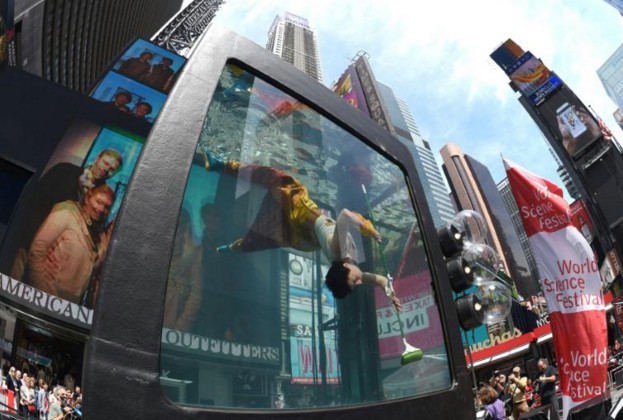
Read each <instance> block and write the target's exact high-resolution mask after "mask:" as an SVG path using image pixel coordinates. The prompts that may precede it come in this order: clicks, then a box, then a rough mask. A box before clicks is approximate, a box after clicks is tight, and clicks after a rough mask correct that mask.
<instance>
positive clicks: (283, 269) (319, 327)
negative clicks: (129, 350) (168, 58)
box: [161, 65, 450, 409]
mask: <svg viewBox="0 0 623 420" xmlns="http://www.w3.org/2000/svg"><path fill="white" fill-rule="evenodd" d="M373 221H374V223H373ZM336 261H337V262H336ZM197 262H199V263H197ZM388 278H393V282H392V284H391V285H390V284H389V283H388ZM392 285H393V287H389V286H392ZM327 286H329V287H327ZM375 286H379V287H375ZM392 289H393V293H394V294H395V296H396V298H397V299H396V300H394V301H392V299H391V292H392ZM433 293H434V291H433V289H432V285H431V273H430V269H429V266H428V261H427V260H426V256H425V252H424V244H423V242H422V239H421V236H420V234H419V225H418V221H417V220H416V217H415V213H414V211H413V208H412V205H411V202H410V198H409V194H408V192H407V188H406V183H405V180H404V175H403V174H402V172H401V171H400V170H399V169H398V168H397V167H396V166H395V165H393V164H392V163H391V162H389V161H387V160H385V159H384V158H383V157H382V156H381V155H379V154H378V153H376V152H375V151H373V150H372V149H371V148H369V147H368V146H366V145H365V144H364V143H363V142H361V141H360V140H359V139H357V138H355V137H353V136H352V135H350V134H349V133H347V132H345V131H344V130H343V129H341V128H340V127H338V126H337V125H335V124H334V123H332V122H331V121H329V120H328V119H326V118H324V117H322V116H321V115H319V114H318V113H316V112H315V111H313V110H312V109H310V108H309V107H307V106H306V105H304V104H303V103H301V102H299V101H297V100H295V99H294V98H292V97H290V96H288V95H286V94H284V93H283V92H282V91H280V90H278V89H276V88H274V87H273V86H271V85H269V84H267V83H265V82H264V81H262V80H261V79H258V78H255V77H254V76H253V75H251V74H250V73H248V72H246V71H244V70H242V69H240V68H238V67H235V66H233V65H229V66H227V67H226V69H225V70H224V72H223V74H222V76H221V79H220V82H219V85H218V88H217V91H216V93H215V95H214V99H213V102H212V103H211V105H210V108H209V111H208V115H207V116H206V120H205V124H204V127H203V130H202V133H201V136H200V138H199V141H198V145H197V149H196V155H195V162H194V165H193V166H192V168H191V172H190V176H189V180H188V185H187V187H186V192H185V196H184V201H183V209H182V212H181V217H180V220H179V224H178V232H177V235H176V239H175V244H174V252H173V256H172V261H171V269H170V275H169V287H168V291H167V298H166V299H167V300H166V301H167V306H166V309H165V322H164V328H163V332H162V341H163V344H162V358H161V360H162V362H161V383H162V386H163V389H164V390H165V391H166V392H167V394H168V395H169V397H170V398H171V399H172V400H173V401H175V402H178V403H182V404H193V405H195V404H197V405H203V406H216V407H225V408H227V407H230V408H254V409H257V408H261V409H304V408H310V407H327V406H334V405H351V404H359V403H366V402H372V401H382V400H387V399H393V398H401V397H405V396H414V395H419V394H422V393H427V392H431V391H435V390H439V389H444V388H448V387H449V386H450V374H449V367H448V361H447V354H446V348H445V343H444V338H443V331H442V326H441V322H440V317H439V309H438V307H437V306H436V305H435V299H434V296H433ZM388 296H389V297H388ZM392 305H396V306H397V307H401V309H402V312H401V313H400V320H401V321H402V325H400V323H399V318H398V317H397V316H396V313H395V311H394V308H392ZM401 327H402V328H401ZM403 335H404V338H406V340H407V341H408V342H409V343H410V344H412V345H413V346H416V347H418V348H419V349H421V350H422V351H423V353H424V357H423V358H422V359H421V360H417V361H412V362H411V363H408V364H407V365H405V366H401V363H400V358H401V355H402V353H403V351H404V350H405V344H404V341H403ZM412 360H415V359H412Z"/></svg>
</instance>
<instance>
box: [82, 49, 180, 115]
mask: <svg viewBox="0 0 623 420" xmlns="http://www.w3.org/2000/svg"><path fill="white" fill-rule="evenodd" d="M185 62H186V58H184V57H182V56H179V55H177V54H175V53H173V52H171V51H168V50H166V49H164V48H161V47H159V46H157V45H155V44H152V43H151V42H149V41H145V40H144V39H137V40H136V41H134V42H133V43H132V45H130V47H128V49H127V50H126V51H125V52H124V53H123V54H122V55H121V57H120V58H119V59H118V60H117V61H116V62H115V63H114V64H113V66H112V69H111V70H110V71H109V72H108V73H106V75H105V76H104V77H103V78H102V80H101V81H100V82H99V83H98V85H97V86H96V87H95V89H94V90H93V92H91V97H93V98H95V99H97V100H99V101H102V102H106V103H110V104H111V106H114V107H115V108H117V109H118V110H119V111H121V112H123V113H126V114H129V115H133V116H134V117H136V118H139V119H142V120H145V121H147V122H148V123H153V122H154V121H155V120H156V118H157V117H158V114H159V113H160V110H161V109H162V106H163V105H164V102H165V101H166V98H167V94H168V93H169V91H170V90H171V88H172V87H173V85H174V84H175V81H176V80H177V77H178V75H179V73H180V72H181V70H182V67H183V66H184V63H185Z"/></svg>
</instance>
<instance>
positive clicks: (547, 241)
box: [504, 160, 608, 419]
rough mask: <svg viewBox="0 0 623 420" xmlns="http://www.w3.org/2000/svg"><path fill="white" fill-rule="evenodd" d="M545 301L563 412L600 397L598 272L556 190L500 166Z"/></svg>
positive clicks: (602, 353)
mask: <svg viewBox="0 0 623 420" xmlns="http://www.w3.org/2000/svg"><path fill="white" fill-rule="evenodd" d="M504 165H505V167H506V173H507V175H508V180H509V183H510V187H511V190H512V192H513V196H514V197H515V201H516V202H517V207H518V208H519V213H520V215H521V218H522V221H523V225H524V228H525V230H526V233H527V234H528V237H529V240H530V245H531V246H532V250H533V252H534V257H535V260H536V262H537V266H538V269H539V273H540V275H541V279H540V281H541V287H542V289H543V293H544V295H545V299H546V301H547V306H548V309H549V314H550V322H551V327H552V335H553V341H554V349H555V351H556V364H557V367H558V372H559V375H560V387H561V390H562V402H563V419H566V418H567V415H568V413H569V410H570V409H571V408H573V407H574V406H576V405H579V404H581V403H583V402H586V401H588V400H590V399H593V398H597V397H600V396H603V395H604V394H605V393H606V385H607V380H608V368H607V362H608V360H607V359H608V351H607V346H608V335H607V329H606V315H605V307H604V298H603V294H602V291H601V278H600V275H599V266H598V264H597V261H595V257H594V254H593V251H592V249H591V247H590V245H589V244H588V242H587V241H586V239H585V238H584V237H583V236H582V234H581V233H580V232H579V231H578V229H577V228H576V227H575V226H574V225H573V224H572V223H571V220H570V218H569V212H570V210H569V205H568V204H567V202H566V201H565V200H564V199H563V196H562V190H561V189H560V187H558V186H556V185H555V184H553V183H551V182H550V181H547V180H545V179H543V178H540V177H538V176H536V175H534V174H532V173H530V172H528V171H526V170H525V169H523V168H520V167H518V166H516V165H514V164H512V163H510V162H508V161H506V160H505V161H504Z"/></svg>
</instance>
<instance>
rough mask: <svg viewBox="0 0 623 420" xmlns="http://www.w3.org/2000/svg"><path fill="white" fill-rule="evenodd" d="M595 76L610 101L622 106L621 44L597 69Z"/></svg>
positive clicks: (622, 54) (622, 71)
mask: <svg viewBox="0 0 623 420" xmlns="http://www.w3.org/2000/svg"><path fill="white" fill-rule="evenodd" d="M597 76H599V80H601V84H602V85H603V87H604V89H605V90H606V93H607V94H608V96H609V97H610V99H612V102H614V103H615V104H617V106H618V107H619V108H623V44H621V46H619V48H617V49H616V51H614V52H613V53H612V55H611V56H610V57H609V58H608V59H607V60H606V62H605V63H603V64H602V65H601V67H599V69H597Z"/></svg>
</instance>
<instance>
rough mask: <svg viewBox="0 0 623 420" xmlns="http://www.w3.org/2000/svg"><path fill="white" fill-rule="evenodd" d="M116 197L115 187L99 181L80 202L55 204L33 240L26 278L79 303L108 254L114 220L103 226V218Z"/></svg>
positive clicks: (27, 281)
mask: <svg viewBox="0 0 623 420" xmlns="http://www.w3.org/2000/svg"><path fill="white" fill-rule="evenodd" d="M114 199H115V196H114V192H113V191H112V189H111V188H110V187H109V186H108V185H107V184H100V185H98V186H97V187H94V188H92V189H91V190H89V191H88V192H87V193H86V195H85V196H84V199H83V200H82V201H81V202H77V201H63V202H61V203H58V204H56V205H54V207H53V208H52V211H51V212H50V215H49V216H48V218H47V219H45V221H44V222H43V224H42V225H41V227H40V228H39V230H38V231H37V234H36V235H35V237H34V238H33V240H32V244H31V246H30V250H29V252H28V265H27V274H26V279H25V282H26V283H28V284H30V285H32V286H34V287H36V288H38V289H40V290H42V291H44V292H46V293H50V294H52V295H54V296H58V297H60V298H62V299H66V300H68V301H70V302H73V303H78V304H80V303H81V302H82V299H83V297H84V296H85V293H86V292H87V290H88V288H89V285H90V281H91V275H92V274H93V272H94V270H95V269H96V268H97V267H99V265H100V264H101V263H102V262H103V259H104V257H105V255H106V250H107V248H108V242H109V240H110V235H111V231H112V227H113V223H111V224H110V225H109V226H108V227H107V228H104V222H105V221H106V218H107V217H108V213H109V211H110V207H111V206H112V204H113V202H114Z"/></svg>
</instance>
